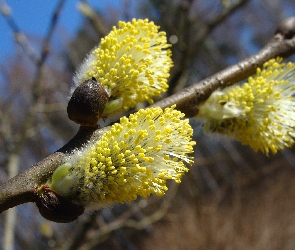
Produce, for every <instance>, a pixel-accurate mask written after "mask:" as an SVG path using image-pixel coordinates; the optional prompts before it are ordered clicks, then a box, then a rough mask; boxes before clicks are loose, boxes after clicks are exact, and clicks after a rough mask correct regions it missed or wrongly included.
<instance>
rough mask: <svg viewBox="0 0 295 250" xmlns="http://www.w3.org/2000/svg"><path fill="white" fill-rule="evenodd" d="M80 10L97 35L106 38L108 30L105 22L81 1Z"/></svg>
mask: <svg viewBox="0 0 295 250" xmlns="http://www.w3.org/2000/svg"><path fill="white" fill-rule="evenodd" d="M78 9H79V11H80V12H81V13H82V14H83V15H84V16H85V17H86V18H87V19H88V20H89V22H90V23H91V25H92V26H93V28H94V29H95V31H96V32H97V34H99V35H100V36H101V37H104V36H106V35H107V34H108V30H107V29H106V26H105V24H104V22H103V20H102V19H101V17H100V16H99V15H98V14H97V12H95V11H94V9H92V8H91V6H90V5H89V4H88V3H87V2H86V1H81V2H80V3H78Z"/></svg>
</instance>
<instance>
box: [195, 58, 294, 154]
mask: <svg viewBox="0 0 295 250" xmlns="http://www.w3.org/2000/svg"><path fill="white" fill-rule="evenodd" d="M281 61H282V60H281V59H280V58H277V59H271V60H269V61H268V62H266V63H265V64H264V65H263V67H262V69H260V68H258V69H257V72H256V75H254V76H253V77H250V78H249V79H248V82H246V83H244V84H242V85H241V86H239V85H238V86H236V85H234V86H231V87H228V88H225V89H223V90H217V91H216V92H214V93H213V94H212V95H211V96H210V97H209V99H208V100H207V101H206V102H204V103H203V104H202V105H201V107H200V112H199V115H198V117H199V118H203V119H205V126H204V127H205V130H207V131H211V132H217V133H222V134H225V135H228V136H232V137H234V138H235V139H237V140H239V141H240V142H242V143H243V144H246V145H249V146H251V147H252V148H253V149H254V150H255V151H262V152H263V153H265V154H266V155H268V154H269V153H270V152H272V153H274V154H275V153H277V151H278V150H282V149H284V148H285V147H291V146H292V145H293V144H294V135H295V134H294V128H295V102H294V97H293V96H294V94H295V86H294V83H295V74H294V72H295V63H282V62H281ZM198 117H197V118H198Z"/></svg>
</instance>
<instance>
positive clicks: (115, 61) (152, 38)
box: [74, 19, 173, 110]
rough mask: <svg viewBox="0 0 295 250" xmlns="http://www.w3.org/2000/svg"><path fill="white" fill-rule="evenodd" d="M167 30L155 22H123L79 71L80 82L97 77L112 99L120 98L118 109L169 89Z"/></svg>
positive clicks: (78, 82) (77, 83) (76, 79)
mask: <svg viewBox="0 0 295 250" xmlns="http://www.w3.org/2000/svg"><path fill="white" fill-rule="evenodd" d="M169 47H170V45H169V44H167V39H166V34H165V32H159V27H158V26H156V25H155V24H154V23H153V22H149V21H148V20H147V19H145V20H141V19H139V20H136V19H133V20H132V21H131V22H121V21H120V22H119V23H118V27H113V29H112V30H111V32H110V33H109V35H107V36H106V37H105V38H102V39H101V42H100V44H99V46H98V47H97V48H95V49H94V50H92V51H91V53H90V54H89V55H88V57H87V58H86V59H85V61H84V63H83V64H82V65H81V67H80V69H79V70H78V71H77V72H76V75H75V77H74V81H75V83H76V85H79V84H80V83H82V82H84V81H85V80H88V79H90V78H92V77H95V78H96V79H97V80H98V81H99V82H100V83H101V84H102V85H103V87H105V89H106V90H107V92H108V93H109V95H110V100H120V102H118V105H120V107H119V109H118V110H127V109H129V108H133V107H134V106H135V105H136V104H137V103H139V102H143V101H148V102H149V103H153V99H152V98H154V97H156V96H159V95H160V94H161V93H163V92H165V91H166V90H167V88H168V85H167V79H168V77H169V71H170V68H171V67H172V64H173V63H172V60H171V51H170V49H168V48H169Z"/></svg>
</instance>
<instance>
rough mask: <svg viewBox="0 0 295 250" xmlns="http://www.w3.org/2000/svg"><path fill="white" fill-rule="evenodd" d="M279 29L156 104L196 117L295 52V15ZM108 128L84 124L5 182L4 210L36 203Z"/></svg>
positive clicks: (0, 202)
mask: <svg viewBox="0 0 295 250" xmlns="http://www.w3.org/2000/svg"><path fill="white" fill-rule="evenodd" d="M278 31H279V32H278V33H277V34H276V35H275V36H274V37H273V38H272V39H271V41H270V42H269V43H268V44H267V45H266V46H265V47H264V48H263V49H261V50H260V51H259V52H258V53H257V54H255V55H253V56H251V57H249V58H247V59H245V60H243V61H242V62H240V63H238V64H236V65H233V66H231V67H228V68H226V69H224V70H223V71H221V72H219V73H217V74H215V75H213V76H211V77H208V78H206V79H204V80H202V81H201V82H199V83H196V84H194V85H192V86H191V87H189V88H187V89H185V90H183V91H181V92H179V93H177V94H174V95H172V96H170V97H168V98H166V99H163V100H162V101H159V102H157V103H155V104H154V105H153V106H157V107H161V108H165V107H169V106H171V105H173V104H176V107H177V109H179V110H181V111H182V112H183V113H185V114H186V116H187V117H193V116H195V115H196V114H197V113H198V106H199V105H200V103H201V102H203V101H204V100H206V98H208V97H209V96H210V94H211V93H212V92H213V91H214V90H215V89H217V88H219V87H221V88H222V87H225V86H228V85H230V84H234V83H236V82H238V81H240V80H242V79H245V78H246V77H248V76H250V75H252V74H253V73H254V72H255V70H256V68H257V67H260V66H261V65H262V64H263V63H264V62H266V61H268V60H269V59H271V58H275V57H278V56H281V57H288V56H290V55H292V54H294V53H295V17H293V18H289V19H287V20H286V21H285V22H284V23H283V24H282V25H281V26H280V27H279V29H278ZM105 129H106V128H103V129H98V128H90V127H80V129H79V131H78V133H77V134H76V135H75V137H74V138H73V139H72V140H71V141H69V142H68V143H67V144H66V145H65V146H64V147H62V148H61V149H59V150H58V151H57V152H55V153H54V154H52V155H50V156H48V157H47V158H45V159H43V160H42V161H40V162H38V163H36V164H34V165H33V166H31V167H30V168H29V169H27V170H26V171H24V172H23V173H21V174H19V175H17V176H16V177H14V178H12V179H10V180H9V181H8V182H7V183H5V184H3V185H1V186H0V213H1V212H3V211H4V210H7V209H8V208H10V207H13V206H16V205H19V204H22V203H25V202H34V201H35V196H34V193H35V190H36V188H37V187H38V186H40V185H41V184H44V183H45V182H46V180H47V179H48V178H49V177H50V176H51V174H52V172H53V171H54V170H55V169H56V168H57V167H58V166H60V165H61V164H62V163H63V162H64V161H65V156H66V154H67V153H69V152H71V151H73V150H74V149H75V148H80V147H81V146H82V145H83V144H85V143H86V142H88V141H89V140H97V139H98V138H99V137H100V136H101V135H102V134H103V133H104V132H105Z"/></svg>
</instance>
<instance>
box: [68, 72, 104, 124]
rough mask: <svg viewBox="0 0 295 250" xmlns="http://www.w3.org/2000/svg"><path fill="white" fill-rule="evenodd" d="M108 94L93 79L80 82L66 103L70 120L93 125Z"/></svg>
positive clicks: (100, 114)
mask: <svg viewBox="0 0 295 250" xmlns="http://www.w3.org/2000/svg"><path fill="white" fill-rule="evenodd" d="M108 99H109V95H108V93H107V92H106V90H105V89H104V87H103V86H102V85H101V84H100V83H99V82H98V81H97V80H96V79H95V78H92V79H89V80H87V81H85V82H83V83H81V84H80V85H79V86H78V87H77V88H76V89H75V91H74V93H73V94H72V97H71V99H70V101H69V103H68V108H67V112H68V116H69V118H70V120H72V121H74V122H76V123H78V124H80V125H82V126H89V127H94V126H96V124H97V121H98V119H99V118H100V117H101V116H102V113H103V110H104V108H105V105H106V103H107V102H108Z"/></svg>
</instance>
